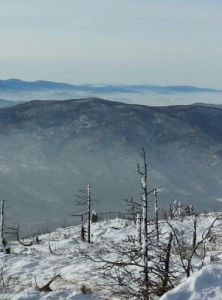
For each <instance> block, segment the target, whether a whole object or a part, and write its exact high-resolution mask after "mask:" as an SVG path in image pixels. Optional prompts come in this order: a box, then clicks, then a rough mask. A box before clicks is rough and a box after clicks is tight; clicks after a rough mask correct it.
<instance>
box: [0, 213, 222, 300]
mask: <svg viewBox="0 0 222 300" xmlns="http://www.w3.org/2000/svg"><path fill="white" fill-rule="evenodd" d="M213 218H214V216H213V215H207V216H200V217H199V222H198V232H199V235H200V234H201V233H202V232H203V230H204V229H205V228H206V227H207V226H208V225H209V224H210V223H211V221H212V220H213ZM191 222H192V219H191V218H187V219H186V220H184V221H183V222H181V221H174V225H175V226H177V227H178V230H182V231H183V235H184V239H189V238H190V236H191V235H192V230H193V228H192V226H191ZM221 227H222V222H221V221H220V224H219V226H218V227H217V231H218V235H219V238H218V240H217V242H216V243H214V246H213V247H211V248H210V246H209V249H208V255H207V258H206V261H205V264H208V263H209V255H210V254H211V255H212V254H213V255H214V256H215V257H216V258H217V259H218V260H220V259H222V254H221V253H222V242H221V241H222V239H221V237H220V236H221V233H220V232H222V230H221ZM164 231H165V232H169V227H168V225H167V224H162V232H164ZM219 233H220V234H219ZM135 235H136V228H135V225H134V224H133V223H132V222H131V221H126V220H121V219H115V220H112V221H106V222H101V223H93V224H92V241H93V243H92V244H91V245H88V244H87V243H85V242H81V241H80V227H79V226H73V227H69V228H60V229H57V230H56V231H55V232H52V233H50V234H44V235H40V236H39V239H40V241H41V242H40V244H34V245H32V246H30V247H25V246H22V245H21V244H19V243H18V242H12V245H11V247H12V254H10V255H7V256H6V255H5V254H4V253H0V277H1V278H3V280H4V282H2V280H1V281H0V282H1V285H0V299H1V300H6V299H7V300H9V299H10V300H25V299H26V300H28V299H30V300H31V299H36V300H37V299H55V300H57V299H58V300H60V299H61V300H62V299H67V300H69V299H73V300H91V299H112V300H120V299H121V298H115V297H114V296H113V295H111V294H110V290H109V289H108V288H107V289H106V286H104V287H101V286H99V284H98V283H99V282H100V281H101V278H100V276H99V274H97V273H96V272H95V263H94V262H92V261H90V260H86V259H85V260H84V259H80V257H79V255H78V254H77V253H78V252H79V251H80V249H84V250H87V249H88V252H90V253H92V255H95V257H97V255H98V253H100V254H101V253H102V251H104V249H105V250H106V252H105V253H106V255H107V253H109V254H108V257H109V259H114V256H115V254H113V253H112V251H111V249H112V246H113V245H118V244H120V243H122V242H123V241H124V240H126V239H129V238H130V237H131V236H132V237H134V236H135ZM27 241H28V240H27ZM27 241H26V242H27ZM49 241H50V242H49ZM49 243H50V246H51V249H52V251H53V254H52V253H50V250H49ZM58 274H59V275H61V277H60V278H58V279H57V280H56V281H54V282H53V283H52V285H51V288H52V290H53V291H52V292H47V293H46V292H39V291H38V290H37V289H36V283H37V285H38V286H39V287H42V286H43V285H44V284H46V283H47V282H48V281H49V280H50V279H51V278H53V276H55V275H58ZM184 279H185V278H184V277H181V278H180V280H184ZM221 279H222V265H220V263H218V264H215V265H213V266H211V265H209V266H208V267H206V269H203V270H202V271H200V273H198V275H197V277H192V278H190V279H189V280H188V281H184V283H182V284H181V285H179V286H178V287H177V288H176V289H175V291H173V292H170V293H168V294H169V296H168V295H167V294H166V296H164V297H165V298H164V297H163V298H161V299H163V300H179V299H180V300H188V299H189V300H198V299H202V300H204V299H214V300H216V299H217V300H218V299H222V297H221V298H218V297H219V296H218V297H217V298H216V296H215V295H219V294H220V293H222V288H221V287H220V286H219V283H220V281H221ZM3 283H4V286H3ZM82 285H85V286H86V287H87V288H90V289H91V290H92V295H83V294H81V292H80V290H81V286H82ZM206 291H207V292H208V294H206ZM204 293H205V294H204ZM191 295H193V297H192V296H191ZM204 295H208V296H205V298H204ZM211 296H212V297H211Z"/></svg>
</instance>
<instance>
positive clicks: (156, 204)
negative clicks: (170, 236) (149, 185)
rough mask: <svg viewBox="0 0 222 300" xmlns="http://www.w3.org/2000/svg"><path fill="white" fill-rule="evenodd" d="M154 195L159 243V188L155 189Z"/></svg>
mask: <svg viewBox="0 0 222 300" xmlns="http://www.w3.org/2000/svg"><path fill="white" fill-rule="evenodd" d="M154 197H155V226H156V240H157V243H159V236H160V234H159V207H158V201H157V189H155V190H154Z"/></svg>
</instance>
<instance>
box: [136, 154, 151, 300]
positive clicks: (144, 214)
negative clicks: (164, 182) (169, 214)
mask: <svg viewBox="0 0 222 300" xmlns="http://www.w3.org/2000/svg"><path fill="white" fill-rule="evenodd" d="M141 156H142V159H143V169H141V168H140V165H138V173H139V174H140V175H141V176H142V181H141V185H142V190H143V194H142V222H143V231H142V237H143V242H142V253H143V262H144V283H145V287H146V290H147V293H148V290H149V273H148V189H147V167H148V165H147V161H146V152H145V150H144V148H142V151H141ZM145 299H149V297H148V298H145Z"/></svg>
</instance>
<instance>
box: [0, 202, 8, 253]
mask: <svg viewBox="0 0 222 300" xmlns="http://www.w3.org/2000/svg"><path fill="white" fill-rule="evenodd" d="M5 234H6V225H5V200H2V201H1V208H0V251H1V252H5V253H7V254H9V253H10V246H9V245H8V242H7V240H6V237H5Z"/></svg>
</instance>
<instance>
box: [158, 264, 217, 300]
mask: <svg viewBox="0 0 222 300" xmlns="http://www.w3.org/2000/svg"><path fill="white" fill-rule="evenodd" d="M221 282H222V264H221V262H220V263H217V264H216V265H215V264H213V265H208V266H206V267H204V268H203V269H201V270H200V271H199V272H197V273H195V274H194V275H193V276H191V277H190V278H189V279H187V280H186V281H185V282H183V283H181V284H180V285H179V286H177V287H176V288H174V289H173V290H171V291H170V292H168V293H166V294H165V295H163V296H162V297H161V298H160V299H161V300H208V299H211V300H221V299H222V285H221Z"/></svg>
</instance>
